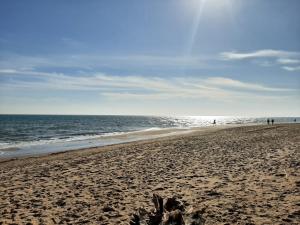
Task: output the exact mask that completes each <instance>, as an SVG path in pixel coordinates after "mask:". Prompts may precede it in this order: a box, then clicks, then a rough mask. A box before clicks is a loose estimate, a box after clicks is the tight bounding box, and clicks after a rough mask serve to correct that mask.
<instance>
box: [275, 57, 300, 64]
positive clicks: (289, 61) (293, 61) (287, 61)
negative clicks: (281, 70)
mask: <svg viewBox="0 0 300 225" xmlns="http://www.w3.org/2000/svg"><path fill="white" fill-rule="evenodd" d="M277 62H278V63H279V64H283V65H285V64H300V59H290V58H279V59H278V60H277Z"/></svg>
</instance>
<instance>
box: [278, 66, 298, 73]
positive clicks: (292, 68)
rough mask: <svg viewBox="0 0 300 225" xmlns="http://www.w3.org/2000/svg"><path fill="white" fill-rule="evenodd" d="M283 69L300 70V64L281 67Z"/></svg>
mask: <svg viewBox="0 0 300 225" xmlns="http://www.w3.org/2000/svg"><path fill="white" fill-rule="evenodd" d="M281 68H282V69H284V70H287V71H292V72H293V71H300V66H295V67H292V66H283V67H281Z"/></svg>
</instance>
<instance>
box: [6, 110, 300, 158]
mask: <svg viewBox="0 0 300 225" xmlns="http://www.w3.org/2000/svg"><path fill="white" fill-rule="evenodd" d="M214 119H216V122H217V125H224V124H257V123H258V124H260V123H266V119H267V118H245V117H205V116H199V117H198V116H193V117H157V116H62V115H61V116H60V115H57V116H56V115H55V116H54V115H51V116H50V115H0V158H5V157H19V156H26V155H36V154H45V153H51V152H59V151H65V150H70V149H79V148H85V147H94V146H103V145H108V144H115V143H122V142H127V141H133V140H141V139H147V138H151V137H152V136H151V135H148V136H147V135H140V134H139V132H144V131H151V130H160V129H161V130H167V129H166V128H175V129H181V130H182V129H186V130H188V129H190V128H193V127H204V126H211V125H212V122H213V120H214ZM274 119H275V122H276V123H293V122H294V119H296V120H297V122H299V121H300V118H299V117H298V118H297V117H296V118H295V117H277V118H274ZM173 130H174V129H173ZM150 133H151V132H150ZM144 134H146V133H145V132H144ZM124 135H126V136H124Z"/></svg>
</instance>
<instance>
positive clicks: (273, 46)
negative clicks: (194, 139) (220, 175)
mask: <svg viewBox="0 0 300 225" xmlns="http://www.w3.org/2000/svg"><path fill="white" fill-rule="evenodd" d="M299 11H300V1H298V0H251V1H247V0H164V1H161V0H151V1H148V0H126V1H117V0H110V1H102V0H99V1H96V0H89V1H79V0H73V1H66V0H52V1H32V0H27V1H17V0H2V1H1V2H0V113H22V114H23V113H29V114H125V115H128V114H138V115H239V116H269V115H270V116H271V115H272V116H299V115H300V104H299V103H300V101H299V97H300V23H299V21H300V14H299Z"/></svg>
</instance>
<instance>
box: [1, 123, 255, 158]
mask: <svg viewBox="0 0 300 225" xmlns="http://www.w3.org/2000/svg"><path fill="white" fill-rule="evenodd" d="M255 125H257V124H227V125H217V126H206V127H190V128H160V129H157V130H156V129H146V130H138V131H131V132H125V133H121V134H114V135H111V136H105V135H104V136H102V137H101V138H99V137H98V138H92V139H87V140H85V141H87V142H88V141H95V144H94V145H92V146H88V147H79V146H80V145H78V147H76V141H74V142H73V143H74V144H73V143H72V142H70V144H71V146H73V148H67V149H61V150H60V149H59V147H56V145H55V144H54V145H53V147H52V148H51V149H52V150H49V151H46V152H43V151H42V152H40V153H39V152H38V151H37V152H32V153H30V152H29V153H25V154H24V153H22V150H23V149H20V148H17V147H10V148H4V149H0V152H2V153H4V154H5V153H16V154H15V155H7V156H5V155H0V163H1V162H3V161H10V160H17V159H23V158H36V157H43V156H48V155H55V154H60V153H67V152H74V151H85V150H89V149H94V148H103V147H107V146H114V145H122V144H128V143H134V142H140V141H151V140H156V139H161V138H168V137H173V136H180V135H186V134H187V135H188V134H190V133H194V132H204V133H205V132H212V131H218V130H221V129H227V128H233V127H240V126H255ZM99 140H100V141H104V144H103V143H100V142H99ZM111 140H113V141H111ZM97 142H98V145H97V144H96V143H97ZM110 142H112V143H110ZM62 144H66V143H62ZM43 146H44V145H40V146H38V148H39V149H43ZM34 147H35V145H33V146H31V145H29V146H28V147H27V148H26V149H27V151H28V150H29V151H30V149H31V148H34ZM44 147H45V148H46V149H47V148H49V146H44ZM18 153H19V154H18Z"/></svg>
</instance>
